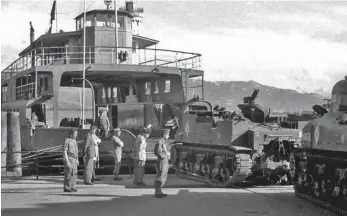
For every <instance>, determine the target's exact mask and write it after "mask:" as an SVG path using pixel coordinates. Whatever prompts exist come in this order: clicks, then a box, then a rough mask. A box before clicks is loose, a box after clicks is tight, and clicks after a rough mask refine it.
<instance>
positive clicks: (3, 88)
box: [1, 84, 8, 102]
mask: <svg viewBox="0 0 347 216" xmlns="http://www.w3.org/2000/svg"><path fill="white" fill-rule="evenodd" d="M7 91H8V87H7V84H6V85H2V86H1V102H6V101H7Z"/></svg>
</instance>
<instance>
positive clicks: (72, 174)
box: [64, 157, 77, 190]
mask: <svg viewBox="0 0 347 216" xmlns="http://www.w3.org/2000/svg"><path fill="white" fill-rule="evenodd" d="M68 160H69V162H70V165H71V167H68V166H67V165H66V162H64V189H67V190H69V189H73V188H75V185H76V181H77V159H75V158H73V157H68Z"/></svg>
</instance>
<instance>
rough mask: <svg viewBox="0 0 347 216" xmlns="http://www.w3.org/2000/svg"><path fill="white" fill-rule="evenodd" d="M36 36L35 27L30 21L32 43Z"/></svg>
mask: <svg viewBox="0 0 347 216" xmlns="http://www.w3.org/2000/svg"><path fill="white" fill-rule="evenodd" d="M34 37H35V30H34V28H33V25H32V23H31V21H30V44H32V43H33V42H34Z"/></svg>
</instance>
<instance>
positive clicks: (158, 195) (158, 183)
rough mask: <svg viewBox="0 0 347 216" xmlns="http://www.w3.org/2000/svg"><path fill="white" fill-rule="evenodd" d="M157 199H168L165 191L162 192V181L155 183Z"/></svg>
mask: <svg viewBox="0 0 347 216" xmlns="http://www.w3.org/2000/svg"><path fill="white" fill-rule="evenodd" d="M154 195H155V197H157V198H162V197H166V196H167V194H164V193H163V191H162V190H161V182H160V181H155V194H154Z"/></svg>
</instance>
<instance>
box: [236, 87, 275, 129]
mask: <svg viewBox="0 0 347 216" xmlns="http://www.w3.org/2000/svg"><path fill="white" fill-rule="evenodd" d="M258 94H259V89H254V91H253V94H252V96H251V97H244V98H243V104H239V105H237V106H238V107H239V109H240V110H241V112H242V115H243V116H244V117H246V118H248V119H249V120H251V121H252V122H255V123H261V122H265V121H266V117H267V116H268V115H269V113H270V111H269V110H266V109H265V108H264V107H262V106H261V105H259V104H256V103H255V99H256V98H257V96H258Z"/></svg>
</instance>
